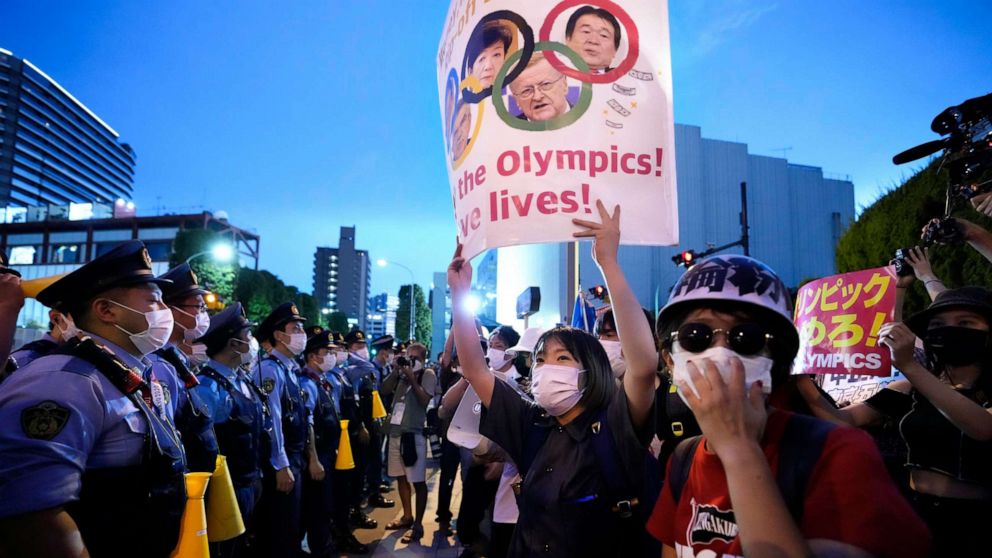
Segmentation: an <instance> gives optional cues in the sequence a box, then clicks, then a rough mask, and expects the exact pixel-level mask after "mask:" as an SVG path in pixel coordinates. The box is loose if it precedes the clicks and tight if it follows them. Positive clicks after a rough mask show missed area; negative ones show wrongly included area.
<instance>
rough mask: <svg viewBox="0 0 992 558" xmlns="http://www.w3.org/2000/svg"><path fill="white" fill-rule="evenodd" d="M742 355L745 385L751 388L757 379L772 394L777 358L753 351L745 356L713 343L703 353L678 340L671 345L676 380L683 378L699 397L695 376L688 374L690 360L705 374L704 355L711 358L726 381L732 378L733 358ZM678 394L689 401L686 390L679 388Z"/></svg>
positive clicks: (763, 391) (683, 399) (673, 375)
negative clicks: (690, 350)
mask: <svg viewBox="0 0 992 558" xmlns="http://www.w3.org/2000/svg"><path fill="white" fill-rule="evenodd" d="M735 357H736V358H739V359H740V360H741V364H743V365H744V389H745V390H749V389H751V386H752V385H754V383H755V382H758V381H760V382H761V391H762V393H765V394H769V393H771V392H772V365H773V364H774V361H773V360H772V359H770V358H768V357H766V356H761V355H751V356H744V355H740V354H738V353H736V352H734V351H732V350H731V349H729V348H727V347H720V346H713V347H710V348H709V349H706V350H705V351H703V352H701V353H691V352H689V351H687V350H685V349H683V348H682V346H681V345H679V343H678V341H676V342H675V343H674V344H673V345H672V360H673V361H674V363H675V366H674V370H672V378H673V379H674V380H675V383H676V384H678V383H680V382H684V383H686V384H688V386H689V389H691V390H692V392H693V393H694V394H696V397H699V390H697V389H696V385H695V384H694V383H693V382H692V378H691V377H690V376H689V363H690V362H691V363H693V364H695V365H696V369H697V370H698V371H699V373H700V374H702V373H703V372H704V370H705V367H704V366H705V365H704V364H703V359H708V360H709V361H710V362H712V363H713V364H714V365H715V366H716V369H717V371H719V372H720V377H722V378H723V381H724V382H728V383H729V382H730V359H731V358H735ZM679 397H681V398H682V401H685V403H686V405H688V404H689V402H688V401H686V399H685V394H684V393H682V390H681V389H679Z"/></svg>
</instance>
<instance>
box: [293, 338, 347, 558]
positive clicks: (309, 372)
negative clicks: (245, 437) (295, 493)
mask: <svg viewBox="0 0 992 558" xmlns="http://www.w3.org/2000/svg"><path fill="white" fill-rule="evenodd" d="M303 354H304V362H305V364H304V367H303V368H302V370H301V371H300V385H301V386H302V387H303V392H304V393H305V394H306V396H307V397H306V403H307V408H308V409H310V413H311V416H312V417H313V439H312V440H311V445H310V451H309V452H307V456H308V457H307V459H308V463H307V473H306V474H305V475H304V479H303V510H304V531H305V532H306V536H307V544H308V546H309V548H310V555H311V556H317V557H326V556H331V555H332V554H333V545H332V543H331V512H332V509H333V502H334V493H333V490H334V488H333V480H332V478H331V474H330V473H331V471H332V470H333V469H334V464H335V460H336V457H337V450H338V442H339V441H340V439H341V422H340V420H341V418H340V416H339V415H338V410H337V407H335V405H334V399H333V397H334V395H333V388H332V386H331V383H330V382H329V381H328V379H327V377H326V376H325V374H327V373H328V372H330V371H331V369H333V368H334V365H335V364H336V361H335V359H336V357H335V356H334V340H333V338H332V336H331V332H329V331H325V330H323V329H320V331H319V332H316V333H315V334H314V335H313V336H312V337H310V339H309V340H307V347H306V350H305V351H304V352H303Z"/></svg>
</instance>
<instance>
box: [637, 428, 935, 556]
mask: <svg viewBox="0 0 992 558" xmlns="http://www.w3.org/2000/svg"><path fill="white" fill-rule="evenodd" d="M792 416H793V415H792V413H789V412H786V411H778V410H773V411H772V412H771V413H770V414H769V416H768V423H767V425H766V426H765V435H764V438H763V439H762V442H761V447H762V449H763V450H764V453H765V457H766V458H767V459H768V463H769V464H770V466H771V470H772V473H773V474H775V473H776V472H777V469H778V457H779V442H780V440H781V438H782V433H783V431H784V430H785V425H786V423H787V422H788V421H789V420H790V418H791V417H792ZM703 448H704V445H703V444H700V445H699V446H698V448H697V450H696V454H695V457H694V459H693V462H692V468H691V469H690V471H689V478H688V480H687V481H686V483H685V486H684V487H683V488H682V497H681V499H680V500H679V502H678V503H677V504H676V502H675V501H674V500H673V498H672V492H671V490H670V486H669V485H668V484H666V485H665V488H664V489H663V490H662V491H661V497H660V498H659V499H658V503H657V505H656V506H655V509H654V513H652V514H651V519H650V520H649V521H648V525H647V528H648V532H650V533H651V534H652V535H654V537H655V538H656V539H658V540H660V541H661V542H662V543H664V544H666V545H668V546H671V547H674V548H675V549H676V553H677V555H678V556H679V557H680V558H683V557H694V556H706V557H712V558H717V557H720V556H727V557H730V556H743V550H742V549H741V542H740V538H739V537H738V532H737V523H736V520H735V518H734V508H733V505H732V504H731V502H730V492H729V490H728V488H727V476H726V474H725V473H724V470H723V464H722V463H721V462H720V459H719V458H718V457H717V456H716V454H715V453H709V452H707V451H705V450H704V449H703ZM668 468H669V471H668V475H666V477H665V478H670V475H671V460H669V462H668ZM799 530H800V532H802V534H803V536H804V537H805V538H806V539H807V540H809V539H829V540H834V541H838V542H843V543H847V544H850V545H852V546H856V547H858V548H861V549H863V550H865V551H867V552H869V553H871V554H872V555H874V556H876V557H879V558H887V557H892V558H911V557H914V556H919V557H925V556H927V552H928V550H929V547H930V534H929V531H928V530H927V527H926V525H924V523H923V521H922V520H920V518H919V517H918V516H917V515H916V513H915V512H914V511H913V510H912V508H910V506H909V504H908V503H907V502H906V500H905V499H904V498H903V496H902V495H901V494H899V492H898V490H897V489H896V487H895V485H894V484H893V483H892V480H891V478H890V477H889V474H888V472H887V471H886V470H885V467H884V466H883V465H882V459H881V457H880V456H879V454H878V449H876V447H875V443H874V442H873V441H872V439H871V438H870V437H869V436H868V435H867V434H865V433H864V432H862V431H860V430H858V429H856V428H848V427H838V428H835V429H833V430H832V431H830V433H829V434H828V436H827V439H826V441H825V442H824V445H823V452H822V453H821V455H820V459H819V461H817V463H816V466H815V467H814V468H813V472H812V474H811V477H810V478H809V479H808V481H807V484H806V497H805V503H804V506H803V517H802V523H801V525H799ZM690 541H691V543H690Z"/></svg>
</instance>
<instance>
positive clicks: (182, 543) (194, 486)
mask: <svg viewBox="0 0 992 558" xmlns="http://www.w3.org/2000/svg"><path fill="white" fill-rule="evenodd" d="M209 482H210V473H186V509H185V510H183V522H182V527H181V528H180V530H179V544H178V545H177V546H176V549H175V550H173V551H172V558H210V547H209V546H208V544H207V510H206V508H204V506H203V495H204V494H205V493H206V492H207V483H209Z"/></svg>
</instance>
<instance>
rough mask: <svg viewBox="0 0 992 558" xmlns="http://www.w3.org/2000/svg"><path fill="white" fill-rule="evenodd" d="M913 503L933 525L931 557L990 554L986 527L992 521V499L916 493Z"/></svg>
mask: <svg viewBox="0 0 992 558" xmlns="http://www.w3.org/2000/svg"><path fill="white" fill-rule="evenodd" d="M912 504H913V508H914V509H915V510H916V513H918V514H920V518H922V519H923V521H924V522H925V523H926V524H927V527H930V534H931V535H932V536H933V539H932V543H931V546H930V556H934V557H942V556H985V555H987V553H988V551H989V550H988V540H987V539H986V538H985V529H988V527H989V525H990V524H992V502H987V501H982V500H965V499H961V498H941V497H939V496H930V495H928V494H921V493H919V492H913V494H912Z"/></svg>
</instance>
